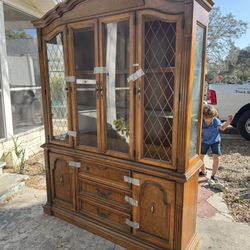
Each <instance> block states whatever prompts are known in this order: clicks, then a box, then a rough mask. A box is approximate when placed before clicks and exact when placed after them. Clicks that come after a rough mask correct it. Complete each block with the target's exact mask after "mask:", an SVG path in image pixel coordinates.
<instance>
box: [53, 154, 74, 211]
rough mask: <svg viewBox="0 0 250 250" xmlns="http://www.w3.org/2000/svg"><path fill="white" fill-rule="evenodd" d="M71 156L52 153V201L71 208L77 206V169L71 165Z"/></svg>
mask: <svg viewBox="0 0 250 250" xmlns="http://www.w3.org/2000/svg"><path fill="white" fill-rule="evenodd" d="M72 160H73V159H72V158H71V157H67V156H62V155H57V154H50V171H51V179H52V180H51V182H52V202H53V203H55V204H58V205H59V206H62V207H66V208H69V209H74V208H75V195H76V194H75V190H76V188H75V186H76V184H75V180H76V170H75V168H72V167H69V164H68V162H69V161H72Z"/></svg>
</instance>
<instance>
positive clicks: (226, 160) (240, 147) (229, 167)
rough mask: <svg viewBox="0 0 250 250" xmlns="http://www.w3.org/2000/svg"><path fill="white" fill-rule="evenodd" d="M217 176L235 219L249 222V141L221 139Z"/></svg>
mask: <svg viewBox="0 0 250 250" xmlns="http://www.w3.org/2000/svg"><path fill="white" fill-rule="evenodd" d="M218 176H219V177H220V181H221V182H222V183H223V184H224V186H225V188H226V189H225V191H224V195H223V198H224V199H225V201H226V203H227V205H228V208H229V210H230V213H231V215H232V216H233V218H234V219H235V221H237V222H247V223H250V141H246V140H243V139H242V140H234V139H222V156H221V161H220V168H219V173H218Z"/></svg>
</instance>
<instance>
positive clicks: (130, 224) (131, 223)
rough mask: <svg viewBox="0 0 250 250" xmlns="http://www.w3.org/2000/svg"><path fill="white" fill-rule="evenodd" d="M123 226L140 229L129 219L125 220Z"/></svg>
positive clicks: (137, 224)
mask: <svg viewBox="0 0 250 250" xmlns="http://www.w3.org/2000/svg"><path fill="white" fill-rule="evenodd" d="M125 224H127V225H128V226H129V227H132V228H135V229H138V228H139V227H140V226H139V223H137V222H133V221H131V220H129V219H126V220H125Z"/></svg>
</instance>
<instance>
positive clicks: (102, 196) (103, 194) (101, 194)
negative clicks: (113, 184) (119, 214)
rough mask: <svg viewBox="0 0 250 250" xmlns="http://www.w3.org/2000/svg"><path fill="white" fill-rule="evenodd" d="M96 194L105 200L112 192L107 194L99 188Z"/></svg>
mask: <svg viewBox="0 0 250 250" xmlns="http://www.w3.org/2000/svg"><path fill="white" fill-rule="evenodd" d="M96 193H97V195H98V196H99V197H101V198H106V199H107V198H108V197H109V196H110V195H111V194H112V192H107V193H105V192H102V191H101V190H100V189H99V188H96Z"/></svg>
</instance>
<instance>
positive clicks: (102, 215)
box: [79, 199, 131, 232]
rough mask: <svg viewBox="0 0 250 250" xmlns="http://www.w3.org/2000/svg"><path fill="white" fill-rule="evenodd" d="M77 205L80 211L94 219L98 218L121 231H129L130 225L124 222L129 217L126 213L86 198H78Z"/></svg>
mask: <svg viewBox="0 0 250 250" xmlns="http://www.w3.org/2000/svg"><path fill="white" fill-rule="evenodd" d="M79 205H80V210H79V212H80V213H82V214H84V215H87V216H89V217H92V218H94V219H96V220H100V221H101V222H102V223H104V224H107V225H108V226H111V227H115V228H117V229H119V230H121V231H124V232H130V231H131V229H130V227H129V226H127V225H126V224H125V220H126V219H130V215H129V214H128V213H123V212H120V211H117V210H115V209H113V208H110V207H106V206H104V205H101V204H98V203H96V202H94V201H91V200H87V199H79Z"/></svg>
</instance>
